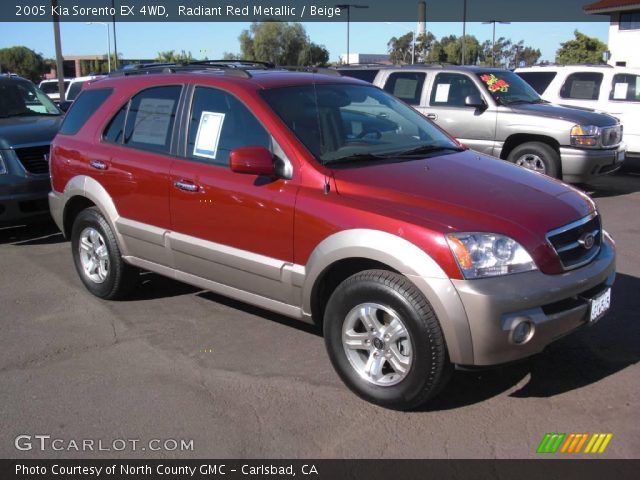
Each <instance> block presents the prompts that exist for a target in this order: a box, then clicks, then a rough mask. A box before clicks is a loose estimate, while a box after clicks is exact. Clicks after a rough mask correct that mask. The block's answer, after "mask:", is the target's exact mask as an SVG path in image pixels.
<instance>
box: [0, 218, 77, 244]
mask: <svg viewBox="0 0 640 480" xmlns="http://www.w3.org/2000/svg"><path fill="white" fill-rule="evenodd" d="M64 241H65V239H64V236H63V235H62V232H60V230H58V227H57V226H56V224H55V223H53V221H52V220H43V221H42V222H39V223H34V224H32V225H15V226H7V227H2V228H0V245H6V244H12V245H21V246H27V245H48V244H54V243H62V242H64Z"/></svg>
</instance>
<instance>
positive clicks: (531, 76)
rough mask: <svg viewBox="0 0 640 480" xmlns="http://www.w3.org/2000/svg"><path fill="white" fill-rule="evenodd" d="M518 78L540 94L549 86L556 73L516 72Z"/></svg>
mask: <svg viewBox="0 0 640 480" xmlns="http://www.w3.org/2000/svg"><path fill="white" fill-rule="evenodd" d="M516 73H517V74H518V76H519V77H520V78H522V79H523V80H524V81H525V82H527V83H528V84H529V85H531V86H532V87H533V89H534V90H535V91H536V92H538V94H540V95H542V94H543V93H544V91H545V90H546V89H547V87H549V85H550V84H551V82H552V81H553V79H554V78H556V76H557V75H558V74H557V73H556V72H516Z"/></svg>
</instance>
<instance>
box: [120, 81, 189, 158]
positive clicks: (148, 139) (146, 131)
mask: <svg viewBox="0 0 640 480" xmlns="http://www.w3.org/2000/svg"><path fill="white" fill-rule="evenodd" d="M181 91H182V87H181V86H179V85H170V86H162V87H153V88H149V89H147V90H144V91H142V92H140V93H138V94H137V95H136V96H135V97H133V98H132V99H131V103H130V106H129V113H128V114H127V119H126V120H127V121H126V124H125V128H124V144H125V145H127V146H129V147H133V148H139V149H141V150H149V151H152V152H159V153H169V150H170V149H171V135H172V133H173V124H174V123H175V118H176V110H177V108H178V100H179V99H180V92H181Z"/></svg>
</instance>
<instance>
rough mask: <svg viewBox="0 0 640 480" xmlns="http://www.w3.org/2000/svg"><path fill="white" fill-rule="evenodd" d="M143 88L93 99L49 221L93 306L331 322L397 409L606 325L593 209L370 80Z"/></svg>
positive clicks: (175, 81) (343, 355)
mask: <svg viewBox="0 0 640 480" xmlns="http://www.w3.org/2000/svg"><path fill="white" fill-rule="evenodd" d="M137 73H138V74H137V75H131V76H125V77H121V78H107V79H105V80H101V81H98V82H96V83H95V84H93V85H91V86H90V87H89V88H88V89H86V90H84V91H83V93H81V95H80V96H79V97H78V98H77V100H76V101H75V102H74V105H73V107H72V108H71V110H70V111H69V113H68V114H67V116H66V119H65V121H64V124H63V125H62V128H61V131H60V133H59V134H58V136H57V137H56V139H55V140H54V143H53V147H52V160H51V164H52V165H51V171H52V182H53V192H52V193H51V194H50V206H51V211H52V213H53V217H54V218H55V219H56V222H57V224H58V225H59V227H60V228H61V229H62V231H63V232H64V233H65V235H66V236H67V237H69V238H70V239H71V246H72V251H73V258H74V261H75V266H76V268H77V270H78V273H79V275H80V278H81V279H82V281H83V282H84V284H85V286H86V287H87V288H88V289H89V290H90V291H91V292H92V293H93V294H95V295H97V296H98V297H101V298H105V299H113V298H116V297H120V296H122V295H124V294H126V293H127V292H128V291H130V289H131V288H132V287H133V286H134V285H135V283H136V276H137V269H138V268H142V269H145V270H150V271H154V272H157V273H160V274H163V275H167V276H170V277H173V278H176V279H178V280H182V281H184V282H187V283H190V284H193V285H196V286H199V287H201V288H205V289H210V290H213V291H215V292H218V293H221V294H224V295H228V296H230V297H234V298H236V299H239V300H242V301H245V302H247V303H252V304H255V305H258V306H260V307H264V308H266V309H270V310H273V311H276V312H279V313H282V314H285V315H288V316H291V317H295V318H299V319H301V320H308V321H315V322H319V323H322V324H323V328H324V336H325V341H326V346H327V349H328V352H329V356H330V358H331V361H332V363H333V365H334V367H335V369H336V370H337V372H338V373H339V375H340V376H341V377H342V379H343V380H344V382H345V383H346V384H347V385H348V386H349V387H350V388H351V389H352V390H353V391H354V392H355V393H357V394H358V395H360V396H361V397H363V398H365V399H367V400H369V401H371V402H374V403H377V404H380V405H383V406H386V407H391V408H398V409H409V408H413V407H416V406H417V405H419V404H421V403H423V402H425V401H426V400H427V399H429V398H431V397H432V396H434V395H435V394H436V393H437V392H438V391H439V390H440V389H441V387H442V386H443V385H444V383H445V382H446V380H447V379H448V375H449V373H450V371H451V369H452V365H461V366H467V365H478V366H484V365H493V364H499V363H504V362H509V361H512V360H516V359H520V358H523V357H526V356H529V355H532V354H534V353H537V352H540V351H541V350H542V349H543V348H544V347H545V346H546V345H548V344H549V343H550V342H551V341H553V340H554V339H556V338H558V337H560V336H562V335H564V334H566V333H569V332H570V331H572V330H574V329H576V328H577V327H580V326H581V325H586V324H589V323H591V322H594V321H596V320H598V319H599V318H600V317H601V316H602V315H603V314H604V312H605V311H606V310H607V309H608V308H609V303H610V291H611V290H610V287H611V285H612V283H613V280H614V276H615V265H614V257H615V253H614V243H613V241H612V239H611V238H610V237H609V235H608V234H607V233H605V232H604V230H603V229H602V223H601V218H600V215H599V214H598V211H597V210H596V207H595V205H594V203H593V202H592V201H591V200H590V199H589V198H588V197H587V196H585V195H583V194H582V193H580V192H578V191H577V190H575V189H573V188H571V187H569V186H567V185H565V184H563V183H560V182H559V181H556V180H552V179H550V178H548V177H545V176H543V175H541V174H538V173H535V172H531V171H528V170H525V169H523V168H520V167H517V166H515V165H511V164H508V163H506V162H503V161H500V160H497V159H494V158H490V157H487V156H485V155H481V154H478V153H474V152H471V151H469V150H465V149H464V148H462V147H461V146H460V145H459V144H458V143H456V141H454V140H453V139H452V138H451V137H450V136H448V135H447V134H446V133H444V132H443V131H442V130H440V129H439V128H438V127H436V126H434V125H433V124H432V123H431V122H430V121H428V120H427V119H425V118H424V117H422V116H421V115H420V114H419V113H417V112H416V111H414V110H413V109H411V108H410V107H408V106H407V105H405V104H404V103H402V102H401V101H399V100H397V99H395V98H394V97H392V96H390V95H388V94H387V93H385V92H384V91H382V90H380V89H378V88H376V87H374V86H372V85H370V84H366V83H364V82H361V81H359V80H355V79H349V78H340V77H334V76H329V75H321V74H317V73H300V72H286V71H279V70H274V69H265V70H261V69H260V68H259V67H258V66H255V67H253V66H251V65H245V64H229V65H226V66H225V65H217V66H216V65H190V66H186V67H176V68H165V69H164V70H160V69H158V70H157V71H156V72H154V70H153V69H152V68H151V69H146V70H145V71H144V72H137ZM140 73H147V74H140ZM371 104H375V105H377V109H376V111H378V112H382V114H378V115H376V116H372V115H370V114H368V113H367V112H369V111H370V110H371V109H370V108H368V106H370V105H371Z"/></svg>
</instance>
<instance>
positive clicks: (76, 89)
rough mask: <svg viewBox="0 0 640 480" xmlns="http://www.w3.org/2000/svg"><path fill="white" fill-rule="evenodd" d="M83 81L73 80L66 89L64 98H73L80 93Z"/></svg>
mask: <svg viewBox="0 0 640 480" xmlns="http://www.w3.org/2000/svg"><path fill="white" fill-rule="evenodd" d="M85 83H86V82H73V83H72V84H71V86H70V87H69V88H68V89H67V95H66V98H65V100H74V99H75V98H76V97H77V96H78V94H79V93H80V90H82V86H83V85H84V84H85Z"/></svg>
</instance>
